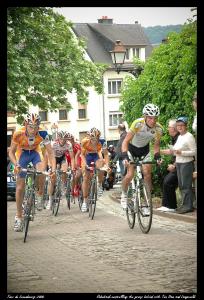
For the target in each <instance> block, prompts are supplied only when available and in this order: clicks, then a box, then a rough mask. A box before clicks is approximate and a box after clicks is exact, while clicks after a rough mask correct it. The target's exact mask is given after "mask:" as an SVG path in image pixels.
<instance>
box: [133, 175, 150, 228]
mask: <svg viewBox="0 0 204 300" xmlns="http://www.w3.org/2000/svg"><path fill="white" fill-rule="evenodd" d="M136 208H137V215H138V222H139V226H140V229H141V230H142V232H143V233H148V232H149V231H150V228H151V225H152V215H153V205H152V197H151V193H150V190H149V188H148V186H147V185H146V184H145V182H144V180H143V179H142V180H141V181H140V186H139V188H138V189H137V201H136Z"/></svg>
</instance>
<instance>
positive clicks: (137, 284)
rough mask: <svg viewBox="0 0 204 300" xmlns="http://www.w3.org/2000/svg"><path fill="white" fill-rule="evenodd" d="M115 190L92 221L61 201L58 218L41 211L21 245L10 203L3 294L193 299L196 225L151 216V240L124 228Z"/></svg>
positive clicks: (106, 195) (99, 205) (99, 204)
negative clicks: (177, 295)
mask: <svg viewBox="0 0 204 300" xmlns="http://www.w3.org/2000/svg"><path fill="white" fill-rule="evenodd" d="M115 191H116V189H115V190H114V189H113V190H112V191H105V192H104V195H103V197H102V198H101V199H100V200H99V201H98V202H97V209H96V214H95V217H94V219H93V220H90V219H89V218H88V215H87V213H81V212H80V211H79V208H78V204H77V203H76V204H73V205H72V207H71V210H70V211H69V210H68V209H67V207H66V203H65V201H64V200H63V202H62V203H61V205H60V209H59V214H58V216H56V217H54V216H52V215H51V212H50V211H47V210H43V211H42V212H38V213H37V214H36V217H35V220H34V222H31V224H30V228H29V233H28V237H27V241H26V243H23V233H16V232H14V231H13V221H14V215H15V202H8V204H7V206H8V242H7V245H8V293H42V294H44V293H174V292H176V293H187V292H189V293H196V291H197V241H196V240H197V228H196V223H190V222H184V221H183V220H174V219H170V218H164V217H161V216H159V215H154V216H153V224H152V228H151V230H150V232H149V233H148V234H143V233H142V232H141V231H140V229H139V226H138V224H137V221H136V224H135V227H134V229H129V227H128V224H127V220H126V216H125V213H124V211H123V210H122V209H121V207H120V204H119V203H117V202H116V201H113V200H111V198H110V196H112V194H113V193H114V192H115Z"/></svg>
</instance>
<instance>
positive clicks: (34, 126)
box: [28, 125, 39, 129]
mask: <svg viewBox="0 0 204 300" xmlns="http://www.w3.org/2000/svg"><path fill="white" fill-rule="evenodd" d="M28 127H29V128H32V129H38V128H39V126H38V125H28Z"/></svg>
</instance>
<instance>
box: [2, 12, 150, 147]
mask: <svg viewBox="0 0 204 300" xmlns="http://www.w3.org/2000/svg"><path fill="white" fill-rule="evenodd" d="M73 32H74V34H75V35H76V37H77V38H78V37H84V38H85V39H86V41H87V48H86V59H88V60H91V61H93V62H95V63H96V62H97V63H105V64H108V66H109V67H108V68H107V70H106V71H105V72H104V74H103V83H104V94H103V95H99V94H97V93H96V91H95V90H94V89H93V88H92V87H90V88H89V89H88V91H89V97H88V98H89V100H88V103H87V104H86V105H85V104H80V102H78V101H77V96H76V94H75V93H72V94H71V95H70V94H69V102H70V103H71V105H72V108H73V109H72V110H70V111H69V112H67V111H66V109H64V108H63V107H62V108H60V109H59V110H58V111H57V112H49V111H40V110H39V108H38V107H33V106H31V107H30V108H29V110H30V111H35V112H38V113H39V114H40V115H41V118H42V124H43V125H44V127H45V128H46V129H47V130H48V133H49V134H52V130H51V128H52V126H53V124H57V126H58V128H59V129H66V130H67V131H68V132H70V133H72V134H73V135H74V136H75V138H77V139H78V140H81V138H82V137H83V136H84V135H85V133H86V132H87V131H88V130H90V128H91V127H97V128H98V129H100V131H101V133H102V136H103V137H104V138H106V140H107V142H108V144H110V143H111V144H116V142H117V140H118V138H119V135H118V130H117V126H118V124H119V123H122V122H124V120H123V114H122V112H121V111H120V108H119V99H120V87H121V84H122V82H123V80H124V77H125V76H134V75H132V74H135V72H136V70H135V68H134V66H133V64H132V60H133V56H137V57H138V58H140V59H141V60H142V61H145V59H146V58H147V57H148V56H149V55H150V52H151V49H152V46H151V45H150V43H149V41H148V39H147V37H146V36H145V33H144V31H143V29H142V27H141V25H140V24H138V23H137V22H135V24H114V23H113V19H109V18H107V17H102V18H101V19H98V23H76V24H74V26H73ZM116 40H120V41H121V42H122V43H123V45H124V46H125V48H126V57H125V62H124V65H123V66H122V69H121V72H120V73H119V74H118V73H117V72H116V70H115V68H114V65H113V63H112V60H111V54H110V51H111V50H113V48H114V45H115V41H116ZM19 126H20V125H18V124H16V120H15V117H14V116H12V115H8V126H7V127H8V130H7V136H8V139H7V141H8V142H7V143H8V144H9V143H10V139H11V135H12V133H13V131H14V130H16V129H17V128H18V127H19Z"/></svg>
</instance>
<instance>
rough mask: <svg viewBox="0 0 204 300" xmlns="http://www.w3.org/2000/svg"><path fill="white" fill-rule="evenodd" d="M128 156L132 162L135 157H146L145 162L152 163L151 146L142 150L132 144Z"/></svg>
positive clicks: (129, 146)
mask: <svg viewBox="0 0 204 300" xmlns="http://www.w3.org/2000/svg"><path fill="white" fill-rule="evenodd" d="M128 156H129V158H130V160H133V159H132V158H134V157H139V158H141V157H142V156H145V159H144V161H151V157H150V150H149V144H147V145H146V146H144V147H140V148H138V147H136V146H133V145H132V144H129V145H128Z"/></svg>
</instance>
